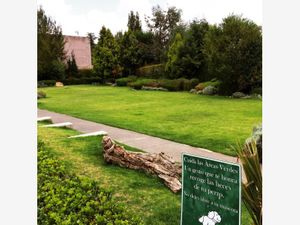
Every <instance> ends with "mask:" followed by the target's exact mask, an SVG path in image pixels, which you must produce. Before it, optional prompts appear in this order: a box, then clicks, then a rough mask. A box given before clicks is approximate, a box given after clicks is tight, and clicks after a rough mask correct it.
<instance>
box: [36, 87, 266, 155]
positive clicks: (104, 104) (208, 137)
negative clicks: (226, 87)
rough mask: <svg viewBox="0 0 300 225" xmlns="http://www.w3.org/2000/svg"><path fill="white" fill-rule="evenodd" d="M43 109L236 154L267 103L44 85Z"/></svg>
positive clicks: (115, 89)
mask: <svg viewBox="0 0 300 225" xmlns="http://www.w3.org/2000/svg"><path fill="white" fill-rule="evenodd" d="M41 90H43V91H44V92H46V94H47V98H45V99H40V100H39V103H38V107H39V108H42V109H48V110H51V111H55V112H60V113H64V114H69V115H72V116H75V117H79V118H83V119H87V120H91V121H95V122H99V123H104V124H108V125H112V126H116V127H122V128H125V129H130V130H134V131H137V132H141V133H146V134H150V135H153V136H158V137H162V138H166V139H170V140H174V141H177V142H181V143H185V144H189V145H192V146H197V147H203V148H206V149H210V150H213V151H216V152H221V153H225V154H228V155H235V153H234V152H232V150H231V149H230V145H234V144H236V143H237V142H244V140H245V139H246V138H247V137H248V136H249V135H251V132H252V128H253V126H254V125H256V124H258V123H260V122H261V117H262V101H261V100H259V99H231V98H228V97H220V96H201V95H194V94H190V93H187V92H159V91H135V90H131V89H129V88H128V87H108V86H88V85H78V86H65V87H61V88H55V87H54V88H42V89H41Z"/></svg>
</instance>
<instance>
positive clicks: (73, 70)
mask: <svg viewBox="0 0 300 225" xmlns="http://www.w3.org/2000/svg"><path fill="white" fill-rule="evenodd" d="M66 74H67V76H68V78H70V77H76V76H78V67H77V64H76V59H75V55H74V52H73V51H72V53H71V57H69V58H68V60H67V69H66Z"/></svg>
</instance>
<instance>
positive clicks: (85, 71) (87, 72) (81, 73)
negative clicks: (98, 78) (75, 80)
mask: <svg viewBox="0 0 300 225" xmlns="http://www.w3.org/2000/svg"><path fill="white" fill-rule="evenodd" d="M78 77H81V78H83V77H85V78H88V77H95V74H94V71H93V70H92V69H81V70H78Z"/></svg>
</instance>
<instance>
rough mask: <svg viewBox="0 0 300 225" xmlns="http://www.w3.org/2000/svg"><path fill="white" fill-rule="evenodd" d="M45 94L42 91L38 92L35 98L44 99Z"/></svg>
mask: <svg viewBox="0 0 300 225" xmlns="http://www.w3.org/2000/svg"><path fill="white" fill-rule="evenodd" d="M46 96H47V95H46V93H45V92H43V91H38V94H37V98H38V99H40V98H46Z"/></svg>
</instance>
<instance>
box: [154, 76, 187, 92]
mask: <svg viewBox="0 0 300 225" xmlns="http://www.w3.org/2000/svg"><path fill="white" fill-rule="evenodd" d="M159 86H160V87H163V88H166V89H168V90H169V91H181V90H182V89H183V80H182V79H176V80H169V79H162V80H160V81H159Z"/></svg>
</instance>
